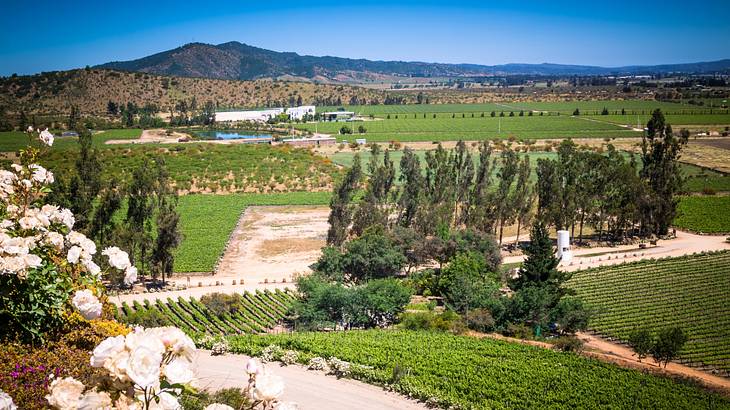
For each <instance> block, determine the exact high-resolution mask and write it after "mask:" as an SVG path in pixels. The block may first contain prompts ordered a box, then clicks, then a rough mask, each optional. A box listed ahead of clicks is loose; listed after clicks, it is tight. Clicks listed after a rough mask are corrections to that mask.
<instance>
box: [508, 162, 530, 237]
mask: <svg viewBox="0 0 730 410" xmlns="http://www.w3.org/2000/svg"><path fill="white" fill-rule="evenodd" d="M531 173H532V169H531V168H530V156H529V155H525V156H524V157H523V158H522V161H521V162H520V165H519V169H518V171H517V183H516V185H515V189H514V190H513V192H512V194H511V195H510V200H509V202H510V203H512V204H513V206H514V209H515V210H514V216H515V219H516V220H517V238H516V239H515V243H516V244H518V245H519V243H520V228H521V227H522V226H524V225H526V224H528V223H529V222H530V219H531V217H532V206H533V203H534V201H535V198H534V193H533V190H532V184H531V183H530V174H531Z"/></svg>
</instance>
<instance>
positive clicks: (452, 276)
mask: <svg viewBox="0 0 730 410" xmlns="http://www.w3.org/2000/svg"><path fill="white" fill-rule="evenodd" d="M438 287H439V290H440V293H441V295H442V296H443V297H444V298H445V301H446V303H447V305H448V306H449V307H450V308H451V309H453V310H454V311H456V312H459V313H463V314H465V315H466V316H467V318H468V316H469V311H470V310H472V309H478V308H488V309H489V308H491V309H490V310H495V311H498V314H501V310H499V308H501V304H500V302H499V296H500V293H499V285H498V284H497V282H496V274H495V273H493V272H490V271H489V270H488V268H487V263H486V261H485V260H484V256H483V255H482V254H481V253H477V252H467V253H459V254H457V255H456V256H454V257H453V258H452V259H451V260H450V261H449V263H448V265H446V267H445V268H444V269H442V270H441V274H440V275H439V280H438ZM497 307H499V308H497Z"/></svg>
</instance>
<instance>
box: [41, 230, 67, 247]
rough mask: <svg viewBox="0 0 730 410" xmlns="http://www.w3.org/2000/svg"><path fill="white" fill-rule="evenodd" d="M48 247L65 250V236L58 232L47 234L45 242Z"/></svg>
mask: <svg viewBox="0 0 730 410" xmlns="http://www.w3.org/2000/svg"><path fill="white" fill-rule="evenodd" d="M43 242H44V243H46V244H47V245H51V246H53V247H54V248H56V249H57V250H59V251H60V250H61V249H63V235H61V234H60V233H58V232H46V237H45V238H44V240H43Z"/></svg>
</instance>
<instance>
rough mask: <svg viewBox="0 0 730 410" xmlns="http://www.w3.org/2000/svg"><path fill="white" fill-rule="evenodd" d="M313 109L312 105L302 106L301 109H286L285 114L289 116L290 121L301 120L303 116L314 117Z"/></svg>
mask: <svg viewBox="0 0 730 410" xmlns="http://www.w3.org/2000/svg"><path fill="white" fill-rule="evenodd" d="M315 109H316V108H315V106H313V105H302V106H301V107H291V108H287V109H286V113H287V114H289V118H290V119H292V120H301V119H302V118H304V116H305V115H311V116H314V112H315Z"/></svg>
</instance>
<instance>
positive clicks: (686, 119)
mask: <svg viewBox="0 0 730 410" xmlns="http://www.w3.org/2000/svg"><path fill="white" fill-rule="evenodd" d="M724 111H725V110H723V112H724ZM664 117H665V119H666V120H667V122H668V123H669V124H672V125H673V126H682V125H714V126H722V125H730V114H728V113H724V114H683V115H673V114H667V115H665V116H664ZM580 118H588V119H591V120H595V121H608V122H611V123H614V124H621V125H630V126H632V127H636V125H637V124H639V125H641V127H640V128H643V127H644V126H645V125H646V123H647V122H649V119H650V118H651V114H643V115H590V116H580ZM675 128H676V127H675Z"/></svg>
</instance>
